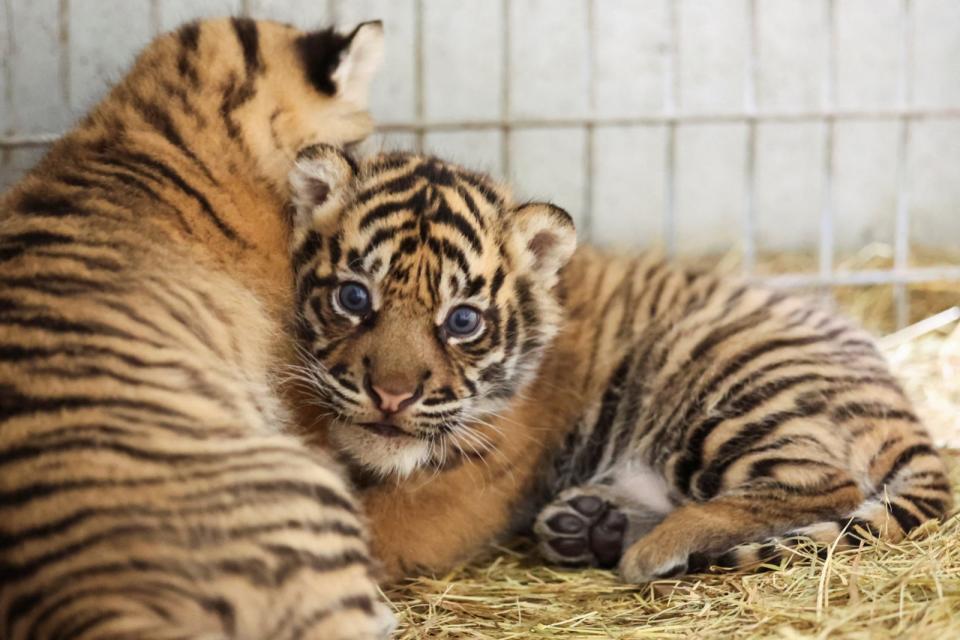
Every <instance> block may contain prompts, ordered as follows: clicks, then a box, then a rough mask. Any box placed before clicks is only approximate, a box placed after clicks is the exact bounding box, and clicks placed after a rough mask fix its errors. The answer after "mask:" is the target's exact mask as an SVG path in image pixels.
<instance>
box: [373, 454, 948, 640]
mask: <svg viewBox="0 0 960 640" xmlns="http://www.w3.org/2000/svg"><path fill="white" fill-rule="evenodd" d="M950 462H951V470H952V476H953V481H954V483H955V485H956V484H957V483H960V458H958V457H957V456H956V455H952V456H950ZM957 499H958V501H960V495H958V496H957ZM527 544H528V543H518V545H516V546H514V547H513V548H510V549H502V550H498V551H495V552H492V553H491V555H490V556H488V557H486V558H484V559H481V560H479V561H477V562H474V563H472V564H471V565H469V566H467V567H463V568H461V569H458V570H456V571H454V572H452V573H450V574H449V575H446V576H443V577H441V578H436V579H434V578H420V579H418V580H416V581H413V582H410V583H408V584H406V585H404V586H402V587H400V588H397V589H394V590H391V591H389V592H388V593H387V596H388V597H389V598H390V599H391V600H392V601H393V606H394V607H395V609H396V611H397V613H398V615H399V617H400V620H401V633H399V634H398V637H399V638H402V639H403V640H412V639H414V638H417V639H419V638H437V639H445V638H450V639H452V638H703V637H713V638H762V637H776V638H826V637H830V638H840V637H844V638H871V639H873V638H911V637H913V638H923V639H924V640H935V639H936V640H939V639H941V638H944V639H946V638H960V514H955V515H954V516H953V517H952V518H950V519H948V520H947V521H946V522H945V523H944V524H937V523H929V524H928V525H926V526H925V527H922V528H921V529H920V530H917V531H915V532H914V533H913V535H911V537H910V538H909V539H907V540H906V541H904V542H901V543H900V544H895V545H894V544H887V543H882V542H878V543H876V544H873V545H870V546H869V547H868V548H864V549H862V550H852V551H841V552H835V553H830V554H829V555H828V556H827V558H826V559H825V560H821V559H820V558H818V556H817V553H816V552H815V550H813V549H811V548H801V549H799V550H796V556H795V558H794V560H793V561H792V562H790V563H788V564H787V565H786V566H785V567H775V568H773V569H774V570H771V571H765V572H760V573H752V574H744V575H741V574H725V575H707V576H695V577H692V578H689V579H687V580H683V581H664V582H659V583H653V584H651V585H644V586H639V587H637V586H630V585H625V584H623V583H621V582H620V581H619V580H618V579H617V577H616V576H615V575H614V574H612V573H610V572H607V571H599V570H585V571H576V570H560V569H556V568H552V567H547V566H543V565H542V564H541V563H540V562H539V561H538V559H537V557H536V555H535V554H532V553H530V550H529V547H528V546H525V545H527Z"/></svg>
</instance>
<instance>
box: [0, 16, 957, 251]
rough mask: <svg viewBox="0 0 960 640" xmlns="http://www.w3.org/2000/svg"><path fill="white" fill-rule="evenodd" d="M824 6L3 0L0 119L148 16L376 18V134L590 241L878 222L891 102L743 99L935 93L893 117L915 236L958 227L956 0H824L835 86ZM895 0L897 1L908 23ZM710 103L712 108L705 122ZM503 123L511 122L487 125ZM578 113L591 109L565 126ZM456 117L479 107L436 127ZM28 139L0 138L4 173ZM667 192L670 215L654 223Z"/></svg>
mask: <svg viewBox="0 0 960 640" xmlns="http://www.w3.org/2000/svg"><path fill="white" fill-rule="evenodd" d="M830 5H831V3H830V0H752V2H751V0H675V1H674V2H670V0H592V1H591V0H506V1H503V0H65V2H61V0H5V4H3V5H0V51H2V56H3V58H2V60H3V68H2V73H0V137H3V138H4V139H8V140H9V139H10V138H11V137H12V138H22V137H28V138H29V137H32V136H36V135H42V134H48V133H57V132H61V131H63V130H65V129H66V128H68V127H69V126H70V123H71V122H72V121H73V119H75V118H76V117H77V116H78V115H80V114H82V113H83V112H84V111H85V110H86V109H87V108H88V107H90V106H91V105H92V104H93V103H94V102H95V101H96V100H97V99H98V97H99V96H100V95H102V94H103V92H104V89H105V87H106V86H107V85H108V84H109V83H110V82H112V81H114V80H116V79H117V78H118V77H119V76H120V75H121V74H122V72H123V69H124V68H125V67H126V66H127V64H128V63H129V62H130V60H131V59H132V56H133V55H134V53H135V52H136V51H137V50H138V49H139V48H140V47H141V46H142V45H143V44H144V43H145V42H146V41H147V40H148V39H149V38H150V37H151V36H152V35H153V34H154V33H156V32H158V31H160V30H164V29H168V28H171V27H173V26H175V25H176V24H177V23H178V22H180V21H182V20H186V19H189V18H191V17H195V16H197V15H212V14H221V13H230V12H233V13H236V12H241V11H247V12H249V13H251V14H252V15H254V16H263V17H271V18H277V19H281V20H286V21H291V22H294V23H296V24H298V25H301V26H304V27H308V26H311V25H318V24H322V23H326V22H328V21H330V20H334V21H336V22H338V23H340V24H343V25H349V24H351V23H353V22H356V21H358V20H361V19H368V18H375V17H379V18H383V19H384V20H385V22H386V28H387V38H388V47H387V65H386V69H385V72H384V74H383V75H382V77H381V78H380V79H379V80H378V83H377V86H376V89H375V91H374V97H373V101H374V107H373V109H374V114H375V115H376V117H377V118H378V119H379V121H380V122H381V123H383V124H384V125H386V128H385V132H384V133H381V134H379V135H378V136H377V138H376V139H375V140H374V141H373V143H372V146H374V147H377V146H380V147H397V146H399V147H412V146H415V145H417V144H419V143H421V142H422V144H423V145H424V146H425V147H426V148H427V149H429V150H432V151H434V152H437V153H440V154H443V155H447V156H450V157H452V158H454V159H457V160H459V161H462V162H465V163H468V164H472V165H475V166H477V167H479V168H485V169H489V170H491V171H493V172H494V173H496V174H498V175H503V174H504V173H505V172H506V173H509V176H510V177H511V178H512V179H513V180H514V181H515V182H516V183H517V185H518V190H519V191H520V192H521V193H522V194H524V195H526V196H531V197H546V198H551V199H553V200H554V201H556V202H557V203H558V204H560V205H561V206H564V207H565V208H567V209H568V210H570V211H571V213H573V214H574V216H575V217H576V218H577V219H578V221H579V222H580V224H581V227H582V228H583V229H584V230H585V231H587V232H588V233H590V234H592V236H593V237H594V239H596V240H598V241H601V242H606V243H617V244H656V243H661V242H663V241H664V239H665V238H664V232H665V230H666V229H668V228H672V229H673V230H674V231H673V232H674V233H675V240H676V246H677V248H678V249H679V250H681V251H704V250H717V249H724V248H727V247H729V246H732V245H736V244H737V243H738V242H740V241H741V239H742V235H743V229H744V225H745V211H746V207H747V206H748V203H749V202H752V203H753V211H754V215H755V229H756V243H757V247H758V249H759V250H777V249H797V248H814V247H816V246H817V242H818V233H819V231H818V221H819V218H820V212H821V209H822V208H823V203H824V198H825V196H826V194H827V186H828V185H832V190H831V192H830V195H831V198H832V204H833V208H834V210H835V224H834V231H835V235H836V243H837V245H838V249H839V250H840V251H842V252H845V251H847V250H853V249H856V248H857V247H861V246H864V245H865V244H868V243H870V242H872V241H883V242H890V241H892V239H893V233H894V221H895V211H896V205H897V200H898V184H899V183H898V171H899V162H898V150H899V149H900V140H901V129H900V127H901V123H900V121H899V120H897V119H896V118H890V117H871V118H868V119H863V120H861V119H841V120H839V121H838V122H837V123H836V125H835V127H834V130H833V133H832V136H831V135H830V134H828V132H827V127H826V125H825V124H824V123H823V122H822V121H820V120H817V119H798V120H797V121H790V122H783V121H777V122H766V121H764V122H761V123H759V124H757V125H756V127H755V128H754V130H751V127H750V126H749V125H748V124H746V122H744V121H741V120H739V119H738V117H737V116H738V115H742V114H744V113H745V112H746V111H747V110H749V108H750V106H751V105H750V102H751V101H753V102H755V107H756V110H757V112H758V113H760V114H771V113H779V114H798V113H804V112H806V113H811V112H818V111H821V110H824V109H830V108H832V107H834V108H836V109H838V110H840V111H841V112H847V113H850V112H874V115H876V112H881V113H880V115H883V114H887V115H889V113H890V112H891V111H893V110H896V109H897V108H898V107H900V106H907V107H910V108H913V109H931V110H935V111H936V112H937V113H935V114H934V117H927V118H920V119H917V120H914V121H912V123H911V125H910V129H909V144H908V145H907V148H906V151H907V165H906V167H907V172H908V173H907V176H908V179H907V182H906V183H905V184H906V185H907V187H908V189H907V193H908V195H909V205H910V211H911V216H912V223H911V233H912V239H913V240H914V241H916V242H921V243H925V244H940V245H953V244H957V243H958V242H960V118H957V117H946V116H958V115H960V2H958V1H957V0H912V1H910V2H907V3H905V2H904V0H834V3H833V5H834V7H835V9H834V14H833V15H832V24H833V25H834V26H835V36H834V38H835V40H834V41H835V45H836V48H835V51H836V56H835V60H834V62H835V85H834V86H835V90H834V91H833V95H832V96H831V95H830V93H831V92H830V91H829V90H828V86H829V84H830V83H829V80H828V75H827V74H826V72H825V70H826V69H827V64H828V56H827V51H828V45H829V37H828V35H829V33H830V30H829V28H828V25H829V24H831V14H830V12H829V7H830ZM61 6H65V7H66V12H65V13H61ZM751 6H753V7H755V9H756V14H755V22H754V24H753V25H752V24H751V20H750V10H751ZM904 6H908V7H910V8H911V10H910V11H909V13H908V14H907V15H908V17H909V20H908V21H907V22H904V14H903V13H902V11H903V8H904ZM674 27H675V28H676V36H677V37H676V39H674V38H672V37H671V34H672V28H674ZM904 27H906V29H907V31H906V33H907V34H908V35H909V37H911V39H912V40H913V42H914V45H913V54H912V59H911V61H910V64H909V67H908V70H909V74H908V76H909V78H910V82H909V83H907V85H905V86H902V85H901V83H900V73H899V70H900V60H901V57H900V56H901V41H902V40H901V39H902V36H903V34H904V33H905V32H904ZM421 33H422V38H420V42H419V45H418V38H419V34H421ZM751 42H755V54H756V58H755V59H756V64H755V66H754V67H752V71H753V73H752V74H751V66H750V64H749V62H750V60H751V45H750V43H751ZM674 44H675V45H676V46H675V47H674ZM751 86H752V89H751ZM418 88H419V89H421V90H422V92H419V93H418ZM831 101H832V103H833V104H832V107H831ZM671 109H675V110H676V113H677V114H679V115H680V116H681V117H684V116H697V117H702V118H704V119H706V120H707V122H701V123H694V124H681V125H680V126H677V127H676V128H675V130H672V131H671V127H669V126H666V125H665V124H663V123H662V122H660V121H658V120H657V118H662V116H664V114H667V113H669V112H670V110H671ZM950 109H952V110H953V111H952V112H950V111H949V110H950ZM718 116H719V117H721V119H724V118H725V120H724V121H722V122H717V121H715V120H716V117H718ZM645 118H650V120H649V121H646V120H644V119H645ZM421 121H422V122H426V123H432V124H440V125H443V126H441V127H440V129H439V130H437V129H428V130H426V132H425V133H424V134H423V135H422V136H418V135H417V133H416V132H414V131H413V130H411V129H410V128H409V126H394V127H391V126H390V125H410V124H411V123H416V122H421ZM503 121H509V122H512V123H513V124H514V125H515V126H511V127H508V128H504V127H501V126H500V123H501V122H503ZM585 121H589V122H593V124H594V126H593V127H585V126H581V124H582V123H583V122H585ZM464 122H470V123H474V124H473V126H471V127H470V128H469V129H464V130H461V129H458V128H457V127H455V126H452V125H456V124H457V123H464ZM831 138H832V140H831ZM751 140H752V141H753V144H752V145H751ZM831 141H832V152H831V153H829V154H828V150H829V149H830V147H831ZM40 153H42V148H37V147H26V148H24V147H17V148H10V147H2V146H0V186H3V185H6V184H9V183H10V182H12V181H13V180H15V179H16V177H17V176H18V175H19V174H20V173H21V172H22V171H23V170H24V169H25V168H27V167H29V166H30V165H31V164H32V163H33V162H35V160H36V159H37V157H38V155H39V154H40ZM828 155H829V159H830V162H829V163H827V162H826V161H827V158H828ZM751 159H752V162H751ZM827 166H830V167H832V169H831V170H830V171H828V170H827V169H826V167H827ZM751 167H752V179H751ZM671 188H672V191H671ZM751 191H752V192H753V194H752V197H751ZM670 210H672V211H673V212H674V217H673V221H672V225H668V224H667V221H666V220H665V216H666V215H667V212H668V211H670Z"/></svg>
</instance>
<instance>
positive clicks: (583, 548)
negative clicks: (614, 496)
mask: <svg viewBox="0 0 960 640" xmlns="http://www.w3.org/2000/svg"><path fill="white" fill-rule="evenodd" d="M627 524H628V522H627V517H626V515H624V513H623V512H622V511H620V510H619V509H617V508H616V507H615V506H614V505H613V504H611V503H610V502H608V501H606V500H604V499H602V498H599V497H597V496H592V495H579V496H576V497H574V498H571V499H569V500H566V501H558V502H555V503H553V504H551V505H549V506H548V507H547V508H546V509H544V511H543V512H542V513H541V514H540V517H539V518H538V523H537V526H536V530H537V533H538V534H539V536H540V543H541V547H542V548H544V551H545V552H546V555H547V556H548V557H551V558H553V559H555V560H557V561H558V562H561V563H563V564H571V565H592V566H599V567H607V568H609V567H614V566H616V564H617V561H618V560H619V559H620V555H621V554H622V552H623V540H624V536H625V535H626V531H627Z"/></svg>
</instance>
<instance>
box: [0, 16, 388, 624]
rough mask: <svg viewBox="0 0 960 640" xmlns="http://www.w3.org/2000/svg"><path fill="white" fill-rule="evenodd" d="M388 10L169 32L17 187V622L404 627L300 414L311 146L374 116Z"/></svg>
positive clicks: (12, 453)
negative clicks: (292, 164)
mask: <svg viewBox="0 0 960 640" xmlns="http://www.w3.org/2000/svg"><path fill="white" fill-rule="evenodd" d="M381 39H382V34H381V29H380V26H379V24H378V23H371V24H367V25H361V26H360V27H358V28H357V29H356V30H355V31H354V32H353V33H352V34H349V35H341V34H338V33H335V32H333V31H329V30H328V31H318V32H315V33H303V32H300V31H297V30H295V29H294V28H292V27H287V26H284V25H279V24H274V23H268V22H255V21H253V20H249V19H241V18H237V19H233V20H215V21H207V22H200V23H194V24H190V25H186V26H184V27H182V28H181V29H180V30H179V31H177V32H175V33H172V34H168V35H165V36H162V37H160V38H159V39H157V40H156V41H155V42H154V43H153V44H151V45H150V46H149V47H148V48H147V49H146V50H145V51H144V53H143V54H142V55H141V56H140V57H139V59H138V61H137V62H136V64H135V65H134V67H133V69H132V70H131V72H130V73H129V75H128V76H127V77H126V78H125V79H124V80H123V81H121V82H120V83H119V84H118V85H117V87H116V88H114V89H113V91H112V92H111V93H110V95H109V96H108V97H107V98H106V99H105V100H104V101H103V102H102V103H101V104H100V105H99V106H98V107H97V108H96V109H95V110H94V111H93V112H92V113H91V114H90V115H89V116H88V117H87V118H86V119H85V120H84V121H82V122H81V123H80V125H79V126H78V127H77V129H75V130H74V131H73V132H71V133H70V134H68V135H67V136H66V137H65V138H64V139H62V140H61V141H59V142H58V143H57V144H55V145H54V147H53V148H52V150H51V151H50V153H49V154H48V155H47V157H46V158H45V159H44V160H43V161H42V162H41V163H40V165H39V166H38V167H37V168H36V169H35V170H34V171H33V172H32V173H31V174H29V175H28V176H27V177H26V178H25V179H24V180H23V181H22V182H21V183H20V184H19V185H17V186H16V187H15V188H14V189H13V190H12V191H11V192H10V193H9V194H8V195H7V196H6V197H5V198H4V200H3V203H2V217H3V226H2V229H0V283H2V285H3V294H2V296H0V297H2V301H0V513H2V525H0V636H2V637H3V638H7V639H9V640H18V639H21V638H66V637H69V638H78V639H93V638H108V637H109V638H131V639H133V638H184V639H186V638H201V637H203V638H249V639H257V640H259V639H264V638H270V639H281V638H317V639H323V640H327V639H330V638H343V639H347V638H350V639H353V638H370V639H373V638H382V637H385V636H386V635H387V634H388V633H389V630H390V628H391V627H392V622H391V620H392V617H391V615H390V614H389V612H388V610H387V609H386V608H385V605H383V604H382V603H381V601H380V597H379V593H378V591H377V588H376V584H375V580H374V578H375V574H376V567H375V565H374V564H373V563H372V561H371V559H370V556H369V554H368V544H367V536H366V532H365V528H364V525H363V522H362V518H361V516H360V511H359V507H358V505H357V504H356V502H355V500H354V498H353V496H352V495H351V493H350V491H349V490H348V487H347V486H346V484H345V482H344V481H343V479H342V478H341V476H340V473H339V469H338V468H337V467H336V466H335V465H334V464H333V463H332V462H331V461H330V460H329V459H328V458H327V457H326V456H325V455H323V454H321V453H318V452H316V451H313V450H310V449H308V448H307V447H306V446H304V444H303V443H302V442H301V441H300V440H299V439H297V438H296V437H294V436H292V435H288V434H287V433H286V431H287V428H288V427H289V416H288V415H287V412H286V410H285V408H284V403H283V402H282V401H281V399H280V397H279V396H278V395H277V391H276V390H275V371H276V369H277V368H278V367H279V366H280V365H281V364H282V362H283V359H284V358H286V357H287V354H286V351H285V349H284V348H283V346H282V344H281V343H282V340H281V338H282V331H283V328H284V320H283V319H284V313H283V311H284V307H285V305H289V278H290V275H289V263H288V261H287V259H286V258H285V254H284V248H285V246H286V243H287V237H288V233H289V227H288V222H287V219H286V214H285V210H284V207H285V200H286V173H287V171H288V169H289V167H288V166H286V164H287V163H288V162H289V160H288V159H289V158H292V157H293V156H295V154H296V151H297V149H298V148H299V147H300V146H301V145H304V144H308V143H313V142H316V141H324V140H325V141H329V142H334V143H338V144H339V143H345V142H352V141H354V140H357V139H360V138H362V137H364V136H365V135H367V133H369V131H370V119H369V116H368V115H367V114H366V111H365V109H366V104H365V94H366V88H367V85H368V83H369V80H370V76H371V74H372V73H373V71H374V69H375V68H376V66H377V64H378V60H379V51H380V48H381Z"/></svg>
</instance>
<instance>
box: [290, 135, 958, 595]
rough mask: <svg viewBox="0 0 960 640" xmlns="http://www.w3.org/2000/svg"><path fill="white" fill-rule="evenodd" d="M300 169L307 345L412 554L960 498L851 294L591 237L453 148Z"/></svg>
mask: <svg viewBox="0 0 960 640" xmlns="http://www.w3.org/2000/svg"><path fill="white" fill-rule="evenodd" d="M292 180H293V186H294V198H295V202H296V203H297V205H298V212H297V217H296V220H295V228H296V232H295V234H294V242H293V247H294V251H293V260H294V268H295V269H296V278H297V292H296V302H297V310H298V312H299V314H300V322H299V328H300V336H301V341H302V344H303V346H304V350H305V352H306V354H307V355H306V356H305V362H306V364H307V366H308V368H311V369H312V370H313V372H314V375H313V384H314V387H315V388H314V394H315V396H316V397H317V400H316V402H317V404H319V405H322V407H323V410H324V411H325V412H327V413H328V414H330V415H332V418H333V419H332V420H330V421H329V422H330V423H329V425H328V426H327V428H326V433H327V435H328V437H329V439H330V441H331V442H332V443H333V444H334V445H335V447H337V448H338V449H339V451H340V452H341V455H342V456H343V458H344V459H345V460H346V461H347V462H348V464H350V465H351V467H352V468H353V469H354V471H355V473H356V475H357V476H358V477H360V478H363V479H365V481H366V482H367V483H368V484H369V487H368V488H367V489H366V491H365V492H364V494H363V498H364V501H365V504H366V506H367V509H368V513H369V514H370V517H371V519H372V520H373V534H374V544H375V549H376V551H377V553H378V554H379V555H380V556H381V557H382V558H383V560H384V561H385V562H386V564H387V567H388V568H389V570H390V571H391V572H392V574H393V575H402V574H404V573H409V572H413V571H418V570H422V569H423V568H429V569H434V570H441V569H443V568H446V567H449V566H450V565H451V564H453V563H454V562H457V561H459V560H462V559H463V558H465V557H469V556H470V555H471V554H472V553H474V552H476V551H477V550H479V549H481V548H482V547H483V546H485V545H486V544H488V543H489V542H491V541H493V540H496V539H498V538H500V537H502V536H504V535H507V534H508V533H509V532H510V531H512V530H514V529H515V528H516V527H523V526H530V525H532V526H533V528H534V531H535V532H536V534H537V535H538V537H539V539H540V547H541V549H542V551H543V553H544V555H545V556H546V557H547V558H548V559H550V560H552V561H555V562H560V563H564V564H580V565H584V564H589V565H602V566H616V565H619V567H620V571H621V574H622V575H623V576H624V577H625V578H626V579H628V580H630V581H636V582H639V581H645V580H650V579H653V578H657V577H663V576H667V575H675V574H677V573H682V572H684V571H694V570H700V569H704V568H707V567H709V566H711V565H714V564H720V565H733V566H742V565H746V564H749V563H752V562H755V561H757V560H758V559H770V558H771V557H773V556H775V555H776V554H777V553H778V551H777V550H778V549H779V547H778V541H779V540H780V539H781V538H783V537H794V536H806V537H812V538H814V539H815V540H817V541H820V542H832V541H834V540H835V539H837V538H838V537H839V538H840V541H841V542H842V543H844V544H859V542H860V541H861V540H862V539H868V538H870V537H872V536H878V537H882V538H885V539H888V540H899V539H900V538H902V537H903V536H904V535H905V534H906V533H907V532H909V531H911V530H912V529H914V528H916V527H917V526H918V525H919V524H921V523H922V522H924V521H927V520H929V519H932V518H937V517H940V516H942V515H943V514H944V513H946V512H947V510H948V509H949V508H950V505H951V496H950V491H949V487H948V485H947V481H946V476H945V474H944V466H943V462H942V460H941V458H940V456H939V455H938V453H937V451H936V450H935V449H934V448H933V446H932V444H931V442H930V438H929V436H928V434H927V432H926V430H925V429H924V427H923V425H922V424H920V423H919V421H918V420H917V418H916V416H915V415H914V413H913V411H912V409H911V407H910V404H909V402H908V401H907V399H906V397H905V396H904V394H903V392H902V391H901V389H900V387H899V385H898V384H897V382H896V380H895V379H894V377H893V375H892V374H891V373H890V371H889V370H888V368H887V365H886V363H885V362H884V360H883V358H882V356H881V355H880V353H879V352H878V350H877V348H876V347H875V346H874V344H873V342H872V341H871V340H870V339H869V337H868V336H867V335H866V334H865V333H864V332H863V331H861V330H860V329H858V328H856V327H855V326H853V325H852V324H850V323H849V322H847V321H845V320H843V319H841V318H839V317H838V316H837V315H836V314H834V313H832V312H830V311H826V310H824V309H821V308H820V307H819V306H817V305H815V304H812V303H811V302H809V301H807V300H805V299H803V298H799V297H795V296H790V295H786V294H783V293H779V292H774V291H769V290H766V289H764V288H762V287H754V286H751V285H748V284H745V283H742V282H739V281H736V280H734V279H728V278H725V277H722V276H720V275H717V274H711V273H698V272H693V271H688V270H685V269H683V268H680V267H678V266H676V265H672V264H669V263H667V262H664V261H662V260H660V259H658V258H656V257H653V256H647V255H635V256H616V255H612V254H606V253H603V252H600V251H597V250H594V249H591V248H589V247H584V248H581V249H579V250H577V251H576V252H574V245H575V239H574V231H573V225H572V222H571V220H570V217H569V216H567V215H566V214H565V213H564V212H562V211H560V210H559V209H557V208H556V207H552V206H550V205H547V204H543V203H518V202H516V201H515V200H514V199H513V197H512V195H511V194H510V192H509V190H508V189H507V188H506V187H504V186H503V185H499V184H496V183H495V182H494V181H493V180H491V179H490V178H489V177H487V176H483V175H480V174H476V173H474V172H471V171H468V170H466V169H464V168H462V167H457V166H455V165H452V164H450V163H447V162H444V161H442V160H439V159H437V158H430V157H424V156H417V155H414V154H391V155H384V156H379V157H374V158H370V159H367V160H365V161H363V162H360V163H359V164H357V163H354V162H353V161H352V160H350V159H349V158H346V157H344V156H342V155H341V154H339V153H338V152H336V151H335V150H333V149H330V148H323V149H315V150H312V151H311V152H310V153H308V154H304V155H302V156H301V158H300V160H299V161H298V163H297V166H296V168H295V170H294V173H293V175H292ZM321 417H322V416H321ZM742 545H749V546H742Z"/></svg>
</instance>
